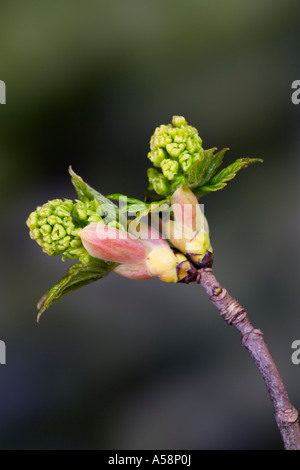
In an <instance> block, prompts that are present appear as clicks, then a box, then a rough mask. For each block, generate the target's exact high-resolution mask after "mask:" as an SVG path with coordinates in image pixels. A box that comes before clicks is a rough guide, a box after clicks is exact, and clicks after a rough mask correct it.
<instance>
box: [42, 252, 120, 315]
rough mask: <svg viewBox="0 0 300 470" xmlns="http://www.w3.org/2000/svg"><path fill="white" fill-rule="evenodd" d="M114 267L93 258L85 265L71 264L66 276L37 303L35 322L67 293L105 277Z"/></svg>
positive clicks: (113, 264) (112, 264)
mask: <svg viewBox="0 0 300 470" xmlns="http://www.w3.org/2000/svg"><path fill="white" fill-rule="evenodd" d="M115 266H116V264H115V263H110V262H107V261H103V260H99V259H94V258H93V259H92V260H91V261H90V262H89V263H87V264H73V266H71V267H70V268H69V269H68V271H67V274H66V276H65V277H63V278H62V279H61V281H59V282H58V284H56V285H55V286H53V287H52V288H51V289H50V290H48V291H47V292H46V293H45V294H44V295H43V297H42V298H41V299H40V301H39V302H38V305H37V308H38V316H37V321H39V320H40V317H41V315H42V314H43V313H44V312H45V310H47V309H48V308H49V307H50V305H52V304H53V303H54V302H56V301H57V300H59V299H60V298H61V297H63V296H64V295H66V294H69V292H72V291H73V290H76V289H79V288H80V287H83V286H85V285H87V284H90V283H91V282H94V281H97V280H98V279H101V278H103V277H105V276H107V274H109V273H110V271H111V270H112V269H113V268H114V267H115Z"/></svg>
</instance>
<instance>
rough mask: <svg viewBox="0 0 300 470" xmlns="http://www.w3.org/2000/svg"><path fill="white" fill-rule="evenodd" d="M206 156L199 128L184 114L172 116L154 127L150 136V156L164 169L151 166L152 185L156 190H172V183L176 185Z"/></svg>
mask: <svg viewBox="0 0 300 470" xmlns="http://www.w3.org/2000/svg"><path fill="white" fill-rule="evenodd" d="M202 156H203V148H202V140H201V138H200V136H199V134H198V131H197V129H195V128H194V127H192V126H189V125H188V124H187V122H186V120H185V118H184V117H182V116H173V119H172V124H168V125H161V126H159V127H157V128H156V129H155V132H154V134H153V136H152V137H151V140H150V152H149V153H148V158H149V160H151V162H152V163H153V165H154V166H155V167H156V168H160V169H161V171H162V173H161V172H159V171H157V170H155V169H154V168H150V169H149V170H148V178H149V183H150V187H149V189H153V190H154V191H155V192H156V193H157V194H160V195H167V194H170V192H172V191H171V187H170V185H177V184H178V183H180V181H181V180H182V179H183V177H184V175H185V174H186V173H187V172H188V170H189V169H190V167H191V166H192V165H193V164H194V163H195V162H196V161H198V160H200V159H201V158H202Z"/></svg>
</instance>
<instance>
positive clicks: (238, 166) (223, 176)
mask: <svg viewBox="0 0 300 470" xmlns="http://www.w3.org/2000/svg"><path fill="white" fill-rule="evenodd" d="M257 162H263V160H261V159H260V158H239V159H238V160H236V161H235V162H234V163H231V165H229V166H227V167H226V168H223V170H221V171H220V172H219V173H217V174H216V175H215V176H213V177H212V178H211V179H210V180H209V181H208V182H207V183H205V184H203V185H201V186H198V187H197V188H195V190H194V192H195V194H196V195H197V196H201V195H202V194H206V193H210V192H212V191H218V190H219V189H222V188H224V187H225V186H226V184H227V182H228V181H230V180H232V179H233V178H234V177H235V176H236V174H237V172H238V171H240V170H242V169H243V168H246V167H247V166H249V165H252V164H253V163H257Z"/></svg>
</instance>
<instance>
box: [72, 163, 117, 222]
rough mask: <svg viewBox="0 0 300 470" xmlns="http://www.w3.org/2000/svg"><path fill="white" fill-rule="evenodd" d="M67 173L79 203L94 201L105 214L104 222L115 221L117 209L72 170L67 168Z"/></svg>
mask: <svg viewBox="0 0 300 470" xmlns="http://www.w3.org/2000/svg"><path fill="white" fill-rule="evenodd" d="M69 173H70V175H71V177H72V183H73V186H74V187H75V189H76V192H77V194H78V198H79V199H80V200H81V201H86V200H90V201H93V200H94V199H96V200H97V201H98V202H99V203H100V205H101V208H102V209H103V212H104V214H105V221H106V222H111V221H114V220H116V218H117V213H118V207H117V206H116V205H115V204H114V203H113V202H112V201H110V200H109V199H108V198H106V197H105V196H103V194H101V193H99V192H98V191H96V190H95V189H93V188H92V187H91V186H89V185H88V184H87V183H85V181H83V179H82V178H81V176H78V175H76V173H75V172H74V171H73V170H72V168H71V167H69Z"/></svg>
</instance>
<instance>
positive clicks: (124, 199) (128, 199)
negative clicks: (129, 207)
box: [106, 193, 145, 204]
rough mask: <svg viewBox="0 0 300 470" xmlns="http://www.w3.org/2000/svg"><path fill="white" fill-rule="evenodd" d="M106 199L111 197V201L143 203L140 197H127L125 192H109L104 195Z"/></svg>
mask: <svg viewBox="0 0 300 470" xmlns="http://www.w3.org/2000/svg"><path fill="white" fill-rule="evenodd" d="M106 197H107V198H108V199H112V200H113V201H120V202H127V203H128V204H145V203H144V202H143V201H141V200H140V199H135V198H134V197H127V196H126V195H125V194H119V193H116V194H110V195H109V196H106Z"/></svg>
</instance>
